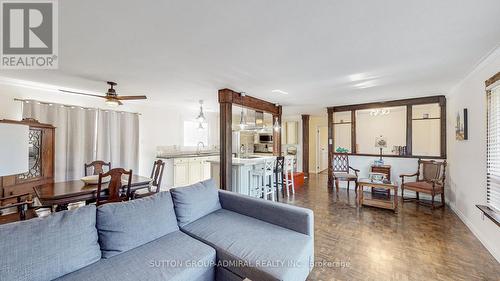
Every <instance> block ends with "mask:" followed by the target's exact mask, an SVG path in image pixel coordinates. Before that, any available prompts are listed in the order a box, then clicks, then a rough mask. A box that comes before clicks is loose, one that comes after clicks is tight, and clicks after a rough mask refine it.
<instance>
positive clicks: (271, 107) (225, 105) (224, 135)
mask: <svg viewBox="0 0 500 281" xmlns="http://www.w3.org/2000/svg"><path fill="white" fill-rule="evenodd" d="M233 104H236V105H239V106H243V107H245V108H249V109H253V110H259V111H263V112H267V113H270V114H272V116H273V123H274V120H276V118H277V119H278V123H279V125H280V126H281V114H282V108H281V106H280V105H276V104H274V103H272V102H268V101H265V100H262V99H259V98H255V97H252V96H248V95H242V94H241V93H239V92H236V91H233V90H231V89H227V88H226V89H220V90H219V106H220V188H221V189H225V190H227V189H228V187H229V185H230V184H231V182H232V174H231V173H232V159H233V158H232V151H231V149H232V123H233V122H232V121H233V120H232V118H233V114H232V107H233ZM273 153H274V154H275V155H281V130H278V131H276V130H273Z"/></svg>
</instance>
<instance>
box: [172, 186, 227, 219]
mask: <svg viewBox="0 0 500 281" xmlns="http://www.w3.org/2000/svg"><path fill="white" fill-rule="evenodd" d="M171 192H172V198H173V200H174V207H175V214H176V215H177V222H178V223H179V226H181V227H182V226H184V225H187V224H188V223H190V222H193V221H195V220H197V219H199V218H201V217H203V216H206V215H208V214H210V213H212V212H214V211H217V210H219V209H220V208H221V205H220V203H219V192H218V189H217V187H215V182H214V180H213V179H209V180H206V181H202V182H198V183H195V184H193V185H189V186H184V187H178V188H174V189H171Z"/></svg>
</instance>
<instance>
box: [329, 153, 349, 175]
mask: <svg viewBox="0 0 500 281" xmlns="http://www.w3.org/2000/svg"><path fill="white" fill-rule="evenodd" d="M332 168H333V172H334V173H349V155H347V153H333V163H332Z"/></svg>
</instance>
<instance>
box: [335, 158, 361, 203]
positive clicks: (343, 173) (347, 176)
mask: <svg viewBox="0 0 500 281" xmlns="http://www.w3.org/2000/svg"><path fill="white" fill-rule="evenodd" d="M332 168H333V170H332V173H333V180H334V181H335V189H336V191H337V192H338V191H339V181H347V193H349V184H350V182H351V181H353V182H354V192H355V193H356V195H357V194H358V193H357V189H358V173H359V170H358V169H354V168H353V167H351V166H350V165H349V155H348V154H347V153H334V154H333V163H332ZM351 171H352V172H353V173H351Z"/></svg>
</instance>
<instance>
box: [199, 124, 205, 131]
mask: <svg viewBox="0 0 500 281" xmlns="http://www.w3.org/2000/svg"><path fill="white" fill-rule="evenodd" d="M204 129H205V128H204V127H203V123H202V122H200V123H198V130H199V131H203V130H204Z"/></svg>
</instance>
